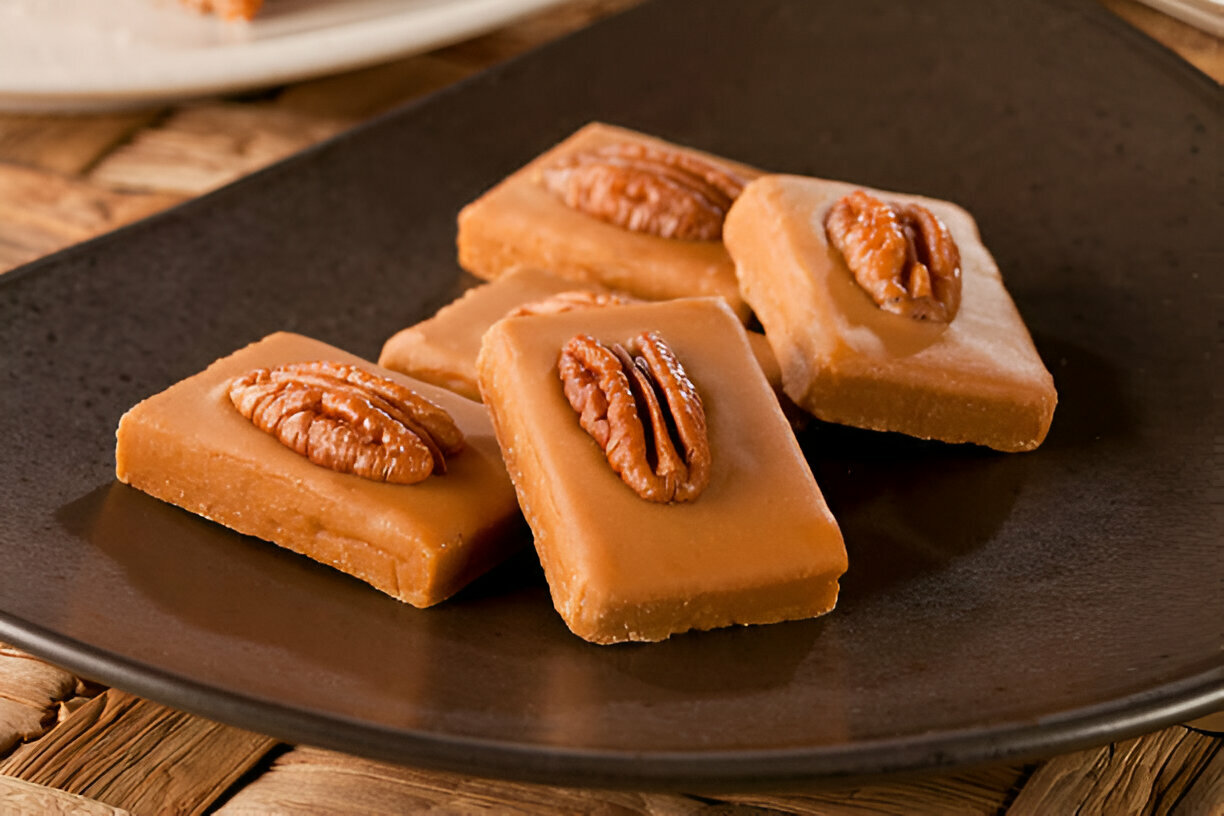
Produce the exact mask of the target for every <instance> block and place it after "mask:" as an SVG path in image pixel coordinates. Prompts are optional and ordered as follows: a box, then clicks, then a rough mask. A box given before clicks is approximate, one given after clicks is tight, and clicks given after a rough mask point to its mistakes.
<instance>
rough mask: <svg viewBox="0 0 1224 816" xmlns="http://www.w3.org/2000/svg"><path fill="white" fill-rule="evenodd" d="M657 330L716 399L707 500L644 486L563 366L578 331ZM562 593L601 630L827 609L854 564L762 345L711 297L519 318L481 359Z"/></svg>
mask: <svg viewBox="0 0 1224 816" xmlns="http://www.w3.org/2000/svg"><path fill="white" fill-rule="evenodd" d="M646 331H653V332H658V333H659V334H660V336H661V337H662V338H663V339H664V340H665V341H666V343H667V344H668V345H669V346H670V347H671V349H672V350H673V351H674V352H675V354H676V356H677V358H678V359H679V360H680V362H681V364H682V365H683V366H684V368H685V370H686V371H687V373H688V375H689V378H690V379H691V380H692V382H693V383H694V385H695V386H696V390H697V392H698V394H699V395H700V397H701V400H702V403H703V405H704V411H705V418H706V427H707V431H708V439H709V451H710V457H711V459H710V478H709V483H708V486H706V488H705V490H704V492H702V493H700V495H698V496H697V497H696V499H694V500H692V501H687V502H675V503H669V504H662V503H656V502H652V501H647V500H646V499H643V498H641V497H640V496H639V495H638V493H636V492H635V491H634V490H633V489H632V488H630V487H629V486H628V485H627V484H626V482H625V481H622V479H621V477H620V476H619V475H617V473H616V472H615V471H613V469H612V467H611V466H610V465H609V462H608V458H607V457H606V455H605V453H604V450H603V448H601V447H600V445H599V444H598V443H597V442H596V441H595V440H594V438H592V437H591V436H590V435H588V434H587V432H586V431H585V430H583V428H582V427H581V426H580V424H579V417H578V414H577V413H576V412H575V410H574V409H573V408H572V407H571V405H570V402H569V401H568V400H567V398H566V395H565V393H564V392H563V388H562V382H561V379H560V375H559V370H558V359H559V355H560V353H561V349H562V347H563V346H564V345H565V344H566V343H567V342H568V341H569V340H570V339H571V338H573V337H574V336H575V335H577V334H588V335H590V336H592V337H594V338H595V339H597V340H599V341H600V342H602V343H605V344H609V345H610V344H613V343H627V342H628V341H630V340H632V339H633V338H636V337H637V336H638V335H640V334H641V333H642V332H646ZM478 368H479V372H480V389H481V392H482V393H483V394H484V397H485V403H486V404H487V405H488V406H489V410H490V414H491V416H492V417H493V424H494V427H495V428H496V430H497V437H498V441H499V442H500V443H501V448H502V454H503V456H504V457H505V459H506V463H507V467H508V469H509V471H510V476H511V479H513V480H514V484H515V488H516V489H517V490H518V494H519V503H520V505H521V506H522V507H523V512H524V515H525V516H526V517H527V521H528V523H529V524H530V525H531V528H532V531H533V532H534V533H535V544H536V550H537V552H538V553H539V556H540V561H541V563H542V564H543V566H544V571H545V575H546V577H547V579H548V584H549V587H550V589H551V591H552V597H553V603H554V605H555V606H556V608H557V611H558V612H560V613H561V616H562V617H563V618H564V619H565V622H566V624H567V625H568V626H569V627H570V629H571V630H573V632H574V633H576V634H577V635H579V636H581V637H583V638H585V639H587V640H590V641H593V642H596V643H616V642H620V641H628V640H643V641H654V640H662V639H664V638H667V637H669V636H670V635H672V634H675V633H679V632H685V631H687V630H690V629H712V628H716V627H720V626H730V625H733V624H753V623H771V622H775V621H782V620H793V619H799V618H808V617H813V616H816V615H820V614H823V613H825V612H828V611H829V610H830V609H832V608H833V605H834V603H835V602H836V600H837V590H838V585H837V579H838V577H839V576H840V575H841V574H842V573H843V572H844V571H845V569H846V551H845V547H844V546H843V543H842V537H841V532H840V531H839V529H838V527H837V523H836V522H835V521H834V519H833V516H832V515H831V514H830V513H829V509H828V507H827V506H826V504H825V501H824V497H823V496H822V495H821V492H820V488H819V487H817V485H816V482H815V480H814V479H813V477H812V473H811V470H810V469H809V468H808V464H807V461H806V460H805V459H804V457H803V454H802V453H801V451H800V450H799V446H798V443H797V442H796V441H795V437H794V434H792V433H791V430H790V427H789V426H788V425H787V422H786V418H785V417H784V416H783V415H782V411H781V409H780V408H779V407H778V401H777V400H776V399H775V398H774V395H773V393H772V392H771V391H770V389H769V385H768V383H766V381H765V378H764V376H763V375H762V374H761V369H760V367H759V366H758V365H757V363H756V360H755V359H754V357H753V355H752V351H751V350H750V348H749V346H748V342H747V339H746V336H745V332H744V330H743V328H742V326H740V324H739V323H738V321H737V320H736V317H735V315H734V314H732V313H731V311H730V310H729V309H728V308H727V307H726V305H725V304H724V303H722V302H721V301H719V300H717V299H712V298H695V299H684V300H676V301H671V302H668V303H653V304H641V305H631V306H620V307H617V308H615V309H602V310H594V311H587V312H581V313H576V312H570V313H566V314H558V315H550V316H538V317H524V318H508V319H506V320H503V321H501V322H500V323H497V324H496V325H494V326H493V328H491V329H490V330H489V331H488V333H487V334H486V335H485V338H484V346H483V348H482V350H481V353H480V359H479V363H478Z"/></svg>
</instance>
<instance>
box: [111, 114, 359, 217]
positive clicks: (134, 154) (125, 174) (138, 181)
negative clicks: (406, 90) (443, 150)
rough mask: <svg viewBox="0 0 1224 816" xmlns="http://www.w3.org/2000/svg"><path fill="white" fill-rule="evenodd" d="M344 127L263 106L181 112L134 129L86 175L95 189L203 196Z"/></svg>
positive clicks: (341, 123)
mask: <svg viewBox="0 0 1224 816" xmlns="http://www.w3.org/2000/svg"><path fill="white" fill-rule="evenodd" d="M349 124H350V122H348V121H346V120H343V119H331V118H320V117H314V116H305V115H301V114H298V113H295V112H294V111H292V110H282V109H280V108H278V107H276V106H274V105H272V104H270V103H257V104H240V103H236V102H218V103H210V104H204V105H197V106H193V107H188V108H183V109H182V110H179V111H176V112H175V113H173V114H171V115H170V116H169V117H167V119H166V120H165V121H164V122H163V123H162V124H161V126H159V127H157V128H153V129H148V130H144V131H141V132H140V133H139V134H137V135H136V136H135V137H134V138H133V139H132V140H131V141H130V142H128V143H127V144H124V145H122V146H120V147H119V148H117V149H116V150H115V151H113V152H112V153H110V154H109V155H108V156H106V157H105V158H104V159H102V160H101V161H100V162H98V165H97V166H96V167H95V168H94V170H93V171H92V172H91V173H90V174H89V181H90V182H92V183H93V184H94V185H95V186H99V187H103V188H112V189H121V190H140V191H156V192H161V193H171V194H178V195H184V196H194V195H199V194H201V193H206V192H208V191H209V190H213V189H215V188H217V187H220V186H221V185H223V184H227V183H228V182H231V181H234V180H235V179H238V178H241V177H242V176H245V175H249V174H250V173H253V172H254V171H256V170H258V169H260V168H261V167H265V166H267V165H269V164H271V163H272V162H274V161H276V160H278V159H283V158H285V157H286V156H288V155H290V154H291V153H296V152H297V151H299V150H301V149H303V148H305V147H309V146H310V145H312V144H315V143H316V142H319V141H322V140H323V139H325V138H327V137H328V136H332V135H334V134H336V133H339V132H340V131H341V130H344V129H345V128H346V127H348V126H349Z"/></svg>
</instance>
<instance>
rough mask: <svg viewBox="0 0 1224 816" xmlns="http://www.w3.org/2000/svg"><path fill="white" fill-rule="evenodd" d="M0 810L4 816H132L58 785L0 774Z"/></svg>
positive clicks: (125, 811)
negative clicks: (60, 788) (61, 788)
mask: <svg viewBox="0 0 1224 816" xmlns="http://www.w3.org/2000/svg"><path fill="white" fill-rule="evenodd" d="M0 813H3V814H5V816H59V815H60V814H63V816H70V815H71V816H129V814H130V811H127V810H123V809H122V808H117V807H111V806H110V805H107V804H104V803H102V802H98V801H95V800H93V799H87V798H86V797H84V796H78V795H76V794H75V793H68V792H67V791H62V790H59V789H58V788H48V787H47V786H46V785H35V784H34V783H33V782H26V781H25V780H24V779H15V778H13V777H11V776H0Z"/></svg>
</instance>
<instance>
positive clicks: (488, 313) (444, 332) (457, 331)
mask: <svg viewBox="0 0 1224 816" xmlns="http://www.w3.org/2000/svg"><path fill="white" fill-rule="evenodd" d="M576 289H581V290H585V291H591V292H605V291H607V290H605V289H604V288H603V287H601V286H599V285H597V284H591V283H578V282H575V281H572V280H570V279H568V278H562V277H559V276H557V275H552V274H549V273H548V272H542V271H540V270H538V269H516V270H512V271H510V272H507V273H506V274H504V275H502V276H501V277H499V278H498V279H497V280H495V281H493V282H492V283H486V284H484V285H482V286H476V287H473V288H471V289H469V290H467V291H466V292H464V293H463V294H462V295H461V296H460V297H459V298H458V299H457V300H455V301H453V302H451V303H449V304H447V305H446V306H443V307H442V308H441V309H439V310H438V312H437V314H435V315H434V316H433V317H431V318H429V319H427V320H423V321H421V322H420V323H417V324H416V325H414V326H409V327H408V328H406V329H403V330H402V331H399V332H397V333H396V334H395V335H394V336H392V337H391V338H390V339H389V340H387V342H386V343H384V344H383V349H382V354H380V355H379V357H378V364H379V365H380V366H383V367H384V368H389V369H391V370H392V371H399V372H402V373H404V374H407V375H408V376H410V377H416V378H417V379H418V380H424V381H425V382H428V383H433V384H434V385H438V386H441V387H442V388H446V389H449V390H451V391H454V392H455V393H456V394H462V395H463V396H465V397H467V398H468V399H473V400H479V399H480V388H479V386H478V385H477V384H476V355H478V354H479V353H480V339H481V338H482V337H483V336H484V333H485V330H487V329H488V328H489V327H490V326H492V325H493V324H494V323H496V322H497V321H499V320H501V319H502V318H503V317H505V316H506V315H507V314H509V313H510V312H511V311H513V310H515V309H517V308H519V307H521V306H524V305H527V304H530V303H537V302H539V301H542V300H546V299H547V298H549V297H552V296H553V295H558V294H561V293H562V292H572V291H574V290H576Z"/></svg>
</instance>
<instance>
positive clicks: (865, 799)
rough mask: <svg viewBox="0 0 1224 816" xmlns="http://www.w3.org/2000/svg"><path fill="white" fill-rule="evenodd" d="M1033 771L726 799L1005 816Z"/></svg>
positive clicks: (903, 815) (894, 814)
mask: <svg viewBox="0 0 1224 816" xmlns="http://www.w3.org/2000/svg"><path fill="white" fill-rule="evenodd" d="M1029 770H1030V769H1028V768H1026V767H1025V766H1022V765H999V766H995V767H989V768H980V769H977V770H971V771H963V772H961V773H954V774H943V775H939V776H932V775H928V776H920V777H903V778H898V779H897V780H895V781H892V780H890V781H884V782H875V783H871V784H860V785H835V786H828V787H827V788H825V789H824V790H818V791H813V792H812V793H804V794H791V795H785V796H777V795H759V794H758V795H748V796H744V795H735V796H725V797H722V798H724V799H726V800H727V801H730V802H736V803H739V804H749V805H755V806H758V807H765V808H770V809H773V810H777V811H782V812H784V813H793V814H801V815H802V816H982V814H994V813H1001V812H1002V809H1003V807H1004V806H1005V805H1006V803H1007V802H1008V801H1010V800H1011V799H1012V798H1013V797H1014V796H1015V794H1016V791H1017V790H1019V788H1020V786H1021V785H1022V784H1023V783H1024V780H1025V779H1026V778H1027V776H1028V773H1029ZM1051 812H1053V811H1051Z"/></svg>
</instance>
